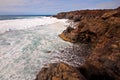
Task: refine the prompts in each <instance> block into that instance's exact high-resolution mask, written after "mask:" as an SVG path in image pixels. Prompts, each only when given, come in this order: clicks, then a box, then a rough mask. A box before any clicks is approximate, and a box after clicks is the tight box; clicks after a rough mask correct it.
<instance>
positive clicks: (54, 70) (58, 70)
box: [36, 63, 86, 80]
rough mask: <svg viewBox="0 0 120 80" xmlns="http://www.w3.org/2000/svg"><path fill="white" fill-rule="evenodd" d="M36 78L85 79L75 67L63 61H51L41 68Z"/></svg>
mask: <svg viewBox="0 0 120 80" xmlns="http://www.w3.org/2000/svg"><path fill="white" fill-rule="evenodd" d="M36 80H86V79H85V78H84V77H83V76H82V74H81V73H80V72H79V71H78V70H77V69H76V68H73V67H71V66H69V65H67V64H65V63H53V64H50V65H48V67H46V68H43V69H42V70H41V71H40V73H39V74H38V75H37V78H36Z"/></svg>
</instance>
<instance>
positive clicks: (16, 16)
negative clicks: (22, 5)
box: [0, 15, 52, 20]
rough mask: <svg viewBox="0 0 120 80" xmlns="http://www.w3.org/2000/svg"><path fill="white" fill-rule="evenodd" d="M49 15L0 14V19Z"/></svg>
mask: <svg viewBox="0 0 120 80" xmlns="http://www.w3.org/2000/svg"><path fill="white" fill-rule="evenodd" d="M43 16H46V17H49V16H52V15H0V20H13V19H24V18H33V17H43Z"/></svg>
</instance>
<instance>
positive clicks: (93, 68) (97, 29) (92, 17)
mask: <svg viewBox="0 0 120 80" xmlns="http://www.w3.org/2000/svg"><path fill="white" fill-rule="evenodd" d="M54 17H57V18H58V19H63V18H65V19H70V20H73V21H74V22H75V23H76V22H77V23H78V25H77V26H76V27H75V28H72V27H71V25H70V27H68V28H67V29H66V30H64V31H63V32H62V33H61V34H60V35H59V36H60V37H61V38H62V39H63V40H65V41H68V42H72V43H73V44H78V45H79V46H81V44H86V45H89V48H90V53H89V54H87V55H85V56H84V57H85V59H86V60H85V62H84V63H83V64H82V65H80V66H79V67H77V68H76V67H73V66H70V65H68V64H65V63H56V64H50V65H49V66H48V67H47V68H43V69H42V70H41V71H40V72H39V74H38V75H37V78H36V80H120V77H119V76H120V65H119V64H120V62H119V60H120V7H119V8H117V9H109V10H105V9H104V10H82V11H72V12H64V13H58V14H57V15H55V16H54ZM80 43H81V44H80ZM74 50H75V51H76V52H74V54H76V53H77V52H79V53H80V51H77V48H74ZM78 50H79V49H78ZM87 50H88V49H86V51H87ZM83 51H84V49H83ZM79 53H77V54H79ZM85 53H86V52H85ZM77 56H83V55H77ZM75 58H76V57H75ZM61 65H62V66H61ZM66 69H67V71H66ZM71 70H72V71H71ZM69 72H70V73H69ZM73 73H74V74H75V75H73Z"/></svg>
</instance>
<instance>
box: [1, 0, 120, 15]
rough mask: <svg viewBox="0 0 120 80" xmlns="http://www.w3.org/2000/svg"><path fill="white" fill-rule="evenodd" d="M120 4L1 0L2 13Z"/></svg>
mask: <svg viewBox="0 0 120 80" xmlns="http://www.w3.org/2000/svg"><path fill="white" fill-rule="evenodd" d="M118 6H120V0H0V14H6V15H7V14H56V13H58V12H63V11H71V10H81V9H100V8H101V9H104V8H107V9H108V8H116V7H118Z"/></svg>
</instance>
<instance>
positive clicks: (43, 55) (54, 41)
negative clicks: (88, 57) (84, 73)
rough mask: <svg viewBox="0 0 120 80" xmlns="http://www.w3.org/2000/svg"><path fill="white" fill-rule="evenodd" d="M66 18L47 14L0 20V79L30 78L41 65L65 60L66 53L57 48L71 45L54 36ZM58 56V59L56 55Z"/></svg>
mask: <svg viewBox="0 0 120 80" xmlns="http://www.w3.org/2000/svg"><path fill="white" fill-rule="evenodd" d="M66 21H67V20H65V19H62V20H59V19H56V18H50V17H43V18H33V19H32V18H31V19H16V20H3V21H0V31H1V33H2V34H0V80H34V79H35V77H36V75H37V74H38V72H39V71H40V69H41V68H42V67H43V65H44V64H47V63H53V62H59V61H63V62H66V63H69V62H68V61H67V58H69V59H68V60H70V54H68V55H69V56H68V55H67V54H66V55H64V54H65V53H64V54H61V52H60V51H59V50H64V48H65V47H68V46H72V44H70V43H68V42H65V41H63V40H61V39H60V38H59V37H58V34H60V33H61V32H62V31H63V30H64V29H65V28H66V25H68V23H66ZM6 31H7V32H6ZM66 53H67V52H66ZM60 56H61V57H63V59H62V60H61V59H59V58H56V57H60ZM75 59H76V60H77V59H79V58H78V57H77V58H75ZM72 61H74V62H80V61H75V60H74V59H73V58H72ZM70 64H71V63H70Z"/></svg>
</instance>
